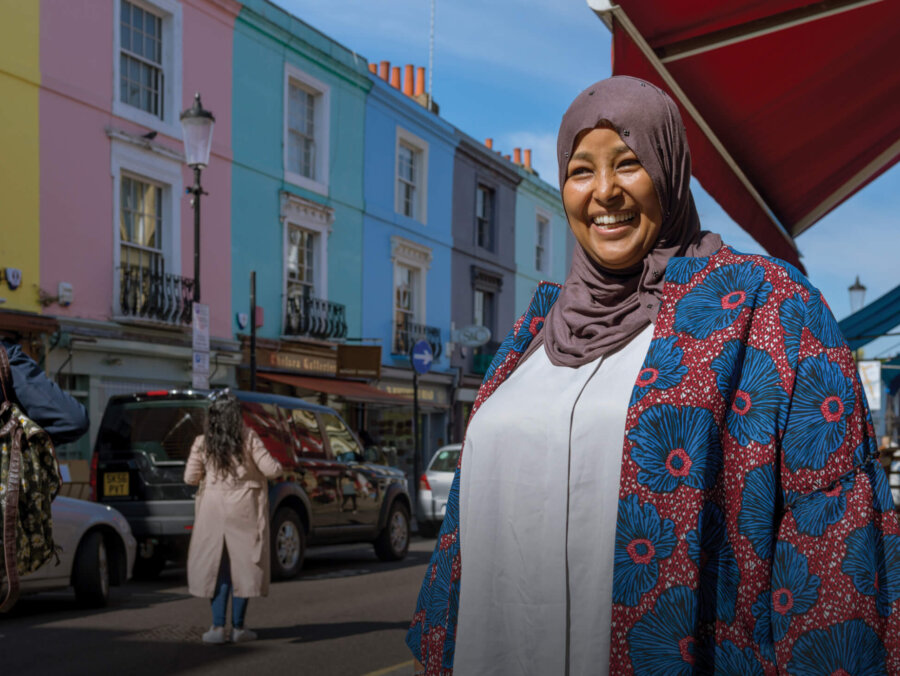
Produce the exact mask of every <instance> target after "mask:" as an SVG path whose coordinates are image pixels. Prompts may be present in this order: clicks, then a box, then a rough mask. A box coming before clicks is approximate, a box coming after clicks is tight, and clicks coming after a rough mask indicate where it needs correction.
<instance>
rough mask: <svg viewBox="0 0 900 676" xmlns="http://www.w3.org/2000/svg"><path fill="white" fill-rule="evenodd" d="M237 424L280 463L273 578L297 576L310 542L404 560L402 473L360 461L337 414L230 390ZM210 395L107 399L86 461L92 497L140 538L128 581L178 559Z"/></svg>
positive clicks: (272, 509)
mask: <svg viewBox="0 0 900 676" xmlns="http://www.w3.org/2000/svg"><path fill="white" fill-rule="evenodd" d="M235 395H236V396H237V398H238V399H239V400H240V402H241V407H242V409H243V414H244V422H245V424H247V425H249V426H250V427H251V428H253V429H254V430H255V431H256V432H257V433H258V434H259V436H260V438H261V439H262V441H263V443H264V444H265V445H266V448H268V450H269V452H270V453H271V454H272V455H273V456H274V457H275V458H276V459H277V460H278V461H279V462H280V463H281V464H282V465H283V467H284V469H285V472H284V475H283V476H282V477H281V478H279V479H276V480H275V481H271V482H269V513H270V517H271V529H270V530H271V538H272V541H271V548H270V549H271V555H272V575H273V577H275V578H276V579H278V578H291V577H294V576H296V575H297V574H298V573H299V572H300V569H301V567H302V565H303V555H304V552H305V550H306V546H307V545H308V544H321V543H339V542H372V543H373V544H374V547H375V553H376V554H377V555H378V556H379V558H381V559H383V560H397V559H402V558H403V557H405V556H406V552H407V548H408V546H409V530H410V511H411V503H410V499H409V493H408V491H407V488H406V477H405V475H404V474H403V472H401V471H400V470H398V469H396V468H393V467H387V466H384V465H378V464H374V463H371V462H366V459H365V457H364V455H363V448H362V445H361V444H360V442H359V440H358V439H357V437H356V435H355V434H354V433H353V432H352V431H351V430H350V429H349V428H348V427H347V425H346V423H345V422H344V421H343V420H342V419H341V417H340V415H338V413H337V412H336V411H335V410H334V409H332V408H328V407H326V406H317V405H314V404H310V403H307V402H305V401H303V400H302V399H295V398H293V397H284V396H279V395H273V394H263V393H258V392H242V391H235ZM208 406H209V398H208V396H207V394H206V393H203V392H197V391H192V390H185V391H182V390H172V391H155V392H144V393H138V394H130V395H119V396H116V397H112V398H111V399H110V400H109V403H108V404H107V407H106V411H105V413H104V415H103V420H102V422H101V424H100V430H99V433H98V435H97V443H96V446H95V449H94V455H93V460H92V472H91V480H92V485H93V490H94V491H95V495H96V498H97V500H99V501H100V502H103V503H105V504H109V505H114V506H115V507H116V508H117V509H119V510H120V511H121V512H122V513H123V514H124V515H125V518H126V519H128V522H129V524H131V528H132V530H133V531H134V534H135V537H136V538H137V540H138V543H139V547H138V559H137V563H136V568H135V574H136V575H141V576H144V577H152V576H153V575H155V574H157V573H159V571H160V570H161V569H162V567H163V565H164V564H165V562H166V561H167V560H169V559H183V558H184V556H185V554H186V550H187V545H188V543H189V541H190V534H191V528H192V527H193V523H194V500H193V498H194V493H195V492H196V487H193V486H188V485H186V484H185V483H184V482H183V480H182V478H183V474H184V464H185V461H186V460H187V456H188V453H189V451H190V447H191V444H192V442H193V441H194V438H195V437H196V436H197V435H198V434H202V433H203V430H204V426H205V420H206V410H207V407H208Z"/></svg>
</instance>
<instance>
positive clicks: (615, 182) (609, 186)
mask: <svg viewBox="0 0 900 676" xmlns="http://www.w3.org/2000/svg"><path fill="white" fill-rule="evenodd" d="M563 206H564V207H565V209H566V217H567V218H568V220H569V227H570V228H572V232H573V233H574V235H575V239H576V240H577V241H578V243H579V244H580V245H581V246H582V247H583V248H584V250H585V251H586V252H587V253H588V255H589V256H590V257H591V258H593V259H594V261H596V262H597V263H599V264H600V265H601V266H603V267H604V268H606V269H607V270H625V269H628V268H631V267H633V266H634V265H635V264H636V263H639V262H640V261H641V260H642V259H643V258H644V256H646V255H647V253H648V252H649V251H650V249H652V248H653V245H654V244H656V240H657V238H658V237H659V229H660V227H661V226H662V209H661V208H660V205H659V199H658V198H657V196H656V189H655V188H654V187H653V180H652V179H651V178H650V174H648V173H647V170H646V169H644V167H643V166H641V163H640V161H638V158H637V155H635V154H634V152H633V151H632V150H631V149H630V148H629V147H628V146H627V145H625V142H624V141H622V139H621V137H620V136H619V135H618V134H617V133H616V132H615V131H614V130H613V129H607V128H604V127H597V128H595V129H591V130H589V131H583V132H581V134H579V135H578V137H577V138H576V140H575V149H574V150H573V152H572V156H571V158H570V159H569V164H568V166H567V168H566V182H565V183H564V184H563Z"/></svg>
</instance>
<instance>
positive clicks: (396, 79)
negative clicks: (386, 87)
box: [391, 66, 400, 89]
mask: <svg viewBox="0 0 900 676" xmlns="http://www.w3.org/2000/svg"><path fill="white" fill-rule="evenodd" d="M391 87H393V88H394V89H400V66H394V67H393V68H391Z"/></svg>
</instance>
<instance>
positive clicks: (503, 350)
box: [482, 329, 516, 383]
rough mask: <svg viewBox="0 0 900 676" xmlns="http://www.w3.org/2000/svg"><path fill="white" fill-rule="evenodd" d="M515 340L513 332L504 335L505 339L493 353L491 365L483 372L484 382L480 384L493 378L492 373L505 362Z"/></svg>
mask: <svg viewBox="0 0 900 676" xmlns="http://www.w3.org/2000/svg"><path fill="white" fill-rule="evenodd" d="M515 339H516V338H515V335H513V330H512V329H510V330H509V333H508V334H506V338H504V339H503V342H502V343H500V347H498V348H497V351H496V352H494V356H493V357H491V363H490V365H489V366H488V368H487V371H485V372H484V380H482V382H484V383H486V382H487V381H489V380H490V379H491V378H493V377H494V372H495V371H496V370H497V368H498V367H499V366H500V365H501V364H502V363H503V362H504V361H505V360H506V357H507V355H508V354H509V353H510V351H511V350H512V349H513V345H514V344H515Z"/></svg>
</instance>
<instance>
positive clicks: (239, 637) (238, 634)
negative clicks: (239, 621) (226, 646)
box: [231, 629, 256, 643]
mask: <svg viewBox="0 0 900 676" xmlns="http://www.w3.org/2000/svg"><path fill="white" fill-rule="evenodd" d="M231 640H232V642H233V643H246V642H247V641H255V640H256V632H255V631H252V630H250V629H232V630H231Z"/></svg>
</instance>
